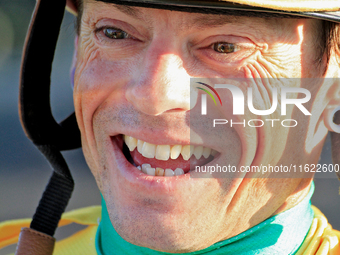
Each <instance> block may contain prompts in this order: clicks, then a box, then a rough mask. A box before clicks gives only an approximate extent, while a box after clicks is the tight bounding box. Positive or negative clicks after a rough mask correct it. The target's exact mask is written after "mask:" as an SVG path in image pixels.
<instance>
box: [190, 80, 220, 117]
mask: <svg viewBox="0 0 340 255" xmlns="http://www.w3.org/2000/svg"><path fill="white" fill-rule="evenodd" d="M197 83H198V84H201V85H203V86H206V87H207V88H209V89H210V90H212V91H213V92H214V93H215V95H216V96H217V98H218V100H219V101H220V104H221V105H222V100H221V98H220V95H219V94H218V93H217V91H216V90H215V89H214V88H213V87H212V86H210V85H208V84H206V83H203V82H197ZM196 88H198V89H200V90H203V91H204V92H205V93H207V94H208V95H209V96H210V97H211V98H212V100H213V101H214V103H215V105H216V106H217V103H216V100H215V98H214V96H213V95H212V94H211V92H210V91H208V90H206V89H204V88H201V87H196ZM201 111H202V115H206V114H207V95H205V94H202V108H201Z"/></svg>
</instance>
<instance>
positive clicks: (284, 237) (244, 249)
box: [96, 183, 314, 255]
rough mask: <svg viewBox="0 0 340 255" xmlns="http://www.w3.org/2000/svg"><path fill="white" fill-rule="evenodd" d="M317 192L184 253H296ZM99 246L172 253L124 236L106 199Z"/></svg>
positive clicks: (102, 254)
mask: <svg viewBox="0 0 340 255" xmlns="http://www.w3.org/2000/svg"><path fill="white" fill-rule="evenodd" d="M313 192H314V183H312V186H311V189H310V191H309V193H308V195H307V196H306V197H305V198H304V199H303V200H302V201H301V202H300V203H299V204H298V205H296V206H295V207H293V208H291V209H289V210H287V211H285V212H283V213H280V214H278V215H275V216H273V217H271V218H269V219H267V220H265V221H263V222H261V223H260V224H258V225H256V226H254V227H252V228H250V229H248V230H246V231H245V232H243V233H241V234H239V235H237V236H234V237H232V238H229V239H227V240H224V241H221V242H218V243H215V244H213V245H212V246H210V247H208V248H206V249H204V250H200V251H196V252H191V253H180V254H187V255H194V254H195V255H196V254H209V255H219V254H221V255H222V254H224V255H225V254H238V255H241V254H243V255H246V254H247V255H250V254H270V255H271V254H295V252H296V251H297V250H298V248H299V247H300V245H301V243H302V242H303V240H304V238H305V236H306V235H307V233H308V230H309V227H310V226H311V224H312V220H313V216H314V214H313V210H312V208H311V202H310V199H311V197H312V195H313ZM96 249H97V253H98V254H99V255H111V254H112V255H113V254H114V255H129V254H133V255H138V254H146V255H165V254H172V253H165V252H159V251H155V250H151V249H148V248H144V247H140V246H136V245H134V244H131V243H128V242H126V241H125V240H124V239H123V238H121V237H120V236H119V235H118V233H117V232H116V231H115V229H114V228H113V227H112V224H111V221H110V218H109V214H108V212H107V208H106V203H105V201H104V199H102V220H101V223H100V225H99V227H98V230H97V235H96ZM177 254H179V253H177Z"/></svg>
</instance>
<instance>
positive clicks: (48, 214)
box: [19, 0, 81, 236]
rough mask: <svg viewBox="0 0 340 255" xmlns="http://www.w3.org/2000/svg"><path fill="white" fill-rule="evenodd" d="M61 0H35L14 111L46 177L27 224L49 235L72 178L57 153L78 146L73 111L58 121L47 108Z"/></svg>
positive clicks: (68, 197)
mask: <svg viewBox="0 0 340 255" xmlns="http://www.w3.org/2000/svg"><path fill="white" fill-rule="evenodd" d="M65 5H66V0H57V1H52V0H38V1H37V5H36V8H35V11H34V14H33V17H32V21H31V24H30V27H29V30H28V33H27V37H26V43H25V47H24V55H23V59H22V66H21V77H20V100H19V112H20V118H21V123H22V126H23V128H24V130H25V133H26V135H27V136H28V137H29V138H30V139H31V140H32V142H33V143H34V144H35V145H36V146H37V147H38V149H39V150H40V151H41V152H42V153H43V154H44V155H45V157H46V158H47V160H48V161H49V163H50V164H51V166H52V168H53V174H52V177H51V179H50V181H49V183H48V185H47V187H46V190H45V192H44V194H43V196H42V198H41V200H40V203H39V206H38V208H37V210H36V213H35V215H34V217H33V220H32V222H31V228H32V229H34V230H37V231H39V232H42V233H45V234H47V235H50V236H53V235H54V232H55V230H56V228H57V225H58V222H59V220H60V217H61V214H62V213H63V212H64V211H65V208H66V206H67V204H68V201H69V199H70V197H71V194H72V191H73V187H74V182H73V179H72V176H71V173H70V170H69V168H68V166H67V164H66V162H65V160H64V158H63V156H62V154H61V153H60V151H62V150H69V149H75V148H78V147H81V143H80V132H79V129H78V126H77V123H76V119H75V115H74V113H73V114H72V115H71V116H69V117H68V118H67V119H66V120H64V121H63V122H62V123H60V124H58V123H57V122H56V121H55V119H54V118H53V116H52V113H51V107H50V83H51V81H50V76H51V70H52V61H53V57H54V51H55V48H56V44H57V40H58V35H59V31H60V26H61V23H62V19H63V16H64V10H65Z"/></svg>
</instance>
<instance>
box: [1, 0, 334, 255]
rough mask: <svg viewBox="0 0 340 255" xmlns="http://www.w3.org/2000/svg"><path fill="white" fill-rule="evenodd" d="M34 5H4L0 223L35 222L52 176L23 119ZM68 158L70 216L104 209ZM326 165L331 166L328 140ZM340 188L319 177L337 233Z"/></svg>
mask: <svg viewBox="0 0 340 255" xmlns="http://www.w3.org/2000/svg"><path fill="white" fill-rule="evenodd" d="M34 5H35V0H25V1H19V0H0V221H3V220H8V219H16V218H28V217H32V216H33V214H34V211H35V208H36V206H37V205H38V202H39V199H40V196H41V194H42V192H43V190H44V188H45V185H46V183H47V181H48V179H49V176H50V174H51V169H50V166H49V165H48V163H47V162H46V160H45V159H44V157H43V156H42V155H41V154H40V152H39V151H38V150H37V149H36V148H35V147H34V146H33V145H32V144H31V142H30V141H29V140H28V139H27V138H26V136H25V134H24V132H23V131H22V128H21V126H20V121H19V117H18V84H19V70H20V61H21V54H22V48H23V44H24V40H25V35H26V31H27V28H28V24H29V21H30V17H31V14H32V11H33V8H34ZM74 22H75V19H74V17H73V16H72V15H71V14H69V13H65V18H64V21H63V24H62V31H61V34H60V39H59V42H58V47H57V51H56V55H55V61H54V63H53V73H52V88H51V103H52V111H53V114H54V116H55V117H56V119H57V120H58V121H60V120H62V119H64V118H65V117H66V116H68V115H69V114H70V113H71V112H73V103H72V89H71V85H70V77H69V73H70V65H71V61H72V55H73V40H74ZM46 33H48V31H46ZM43 51H44V49H42V54H43ZM64 155H65V158H66V160H67V162H68V164H69V167H70V169H71V171H72V174H73V176H74V179H75V184H76V186H75V191H74V193H73V196H72V198H71V201H70V204H69V206H68V208H67V210H71V209H75V208H80V207H84V206H87V205H95V204H100V194H99V191H98V189H97V186H96V184H95V182H94V179H93V177H92V175H91V173H90V171H89V169H88V167H87V166H86V163H85V161H84V158H83V156H82V152H81V150H80V149H79V150H75V151H69V152H65V153H64ZM321 162H322V163H324V162H325V163H330V162H331V158H330V146H329V140H328V142H327V143H326V145H325V148H324V151H323V153H322V157H321ZM339 184H340V183H339V181H338V180H337V179H336V177H335V174H334V173H333V174H329V173H327V174H318V175H317V176H316V179H315V185H316V191H315V193H314V196H313V198H312V202H313V204H314V205H316V206H317V207H319V209H321V210H322V212H323V213H324V214H325V215H326V216H327V217H328V219H329V222H330V223H331V224H332V225H333V226H334V227H335V228H337V229H340V218H339V217H338V215H339V212H340V196H339ZM77 229H79V227H78V226H71V227H66V228H65V227H64V228H63V229H59V230H58V231H57V233H56V238H57V239H61V238H64V237H65V236H67V235H69V234H70V233H72V232H74V231H76V230H77ZM14 248H15V247H9V248H7V249H5V250H2V251H0V255H3V254H7V253H8V252H11V251H14Z"/></svg>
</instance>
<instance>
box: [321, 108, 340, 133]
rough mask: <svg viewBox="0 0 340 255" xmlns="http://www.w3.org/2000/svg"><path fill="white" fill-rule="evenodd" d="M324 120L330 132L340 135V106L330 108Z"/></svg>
mask: <svg viewBox="0 0 340 255" xmlns="http://www.w3.org/2000/svg"><path fill="white" fill-rule="evenodd" d="M323 118H324V123H325V126H326V127H327V129H328V130H329V131H331V132H334V133H338V134H340V105H338V106H333V105H331V106H328V107H327V108H326V109H325V111H324V113H323Z"/></svg>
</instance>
